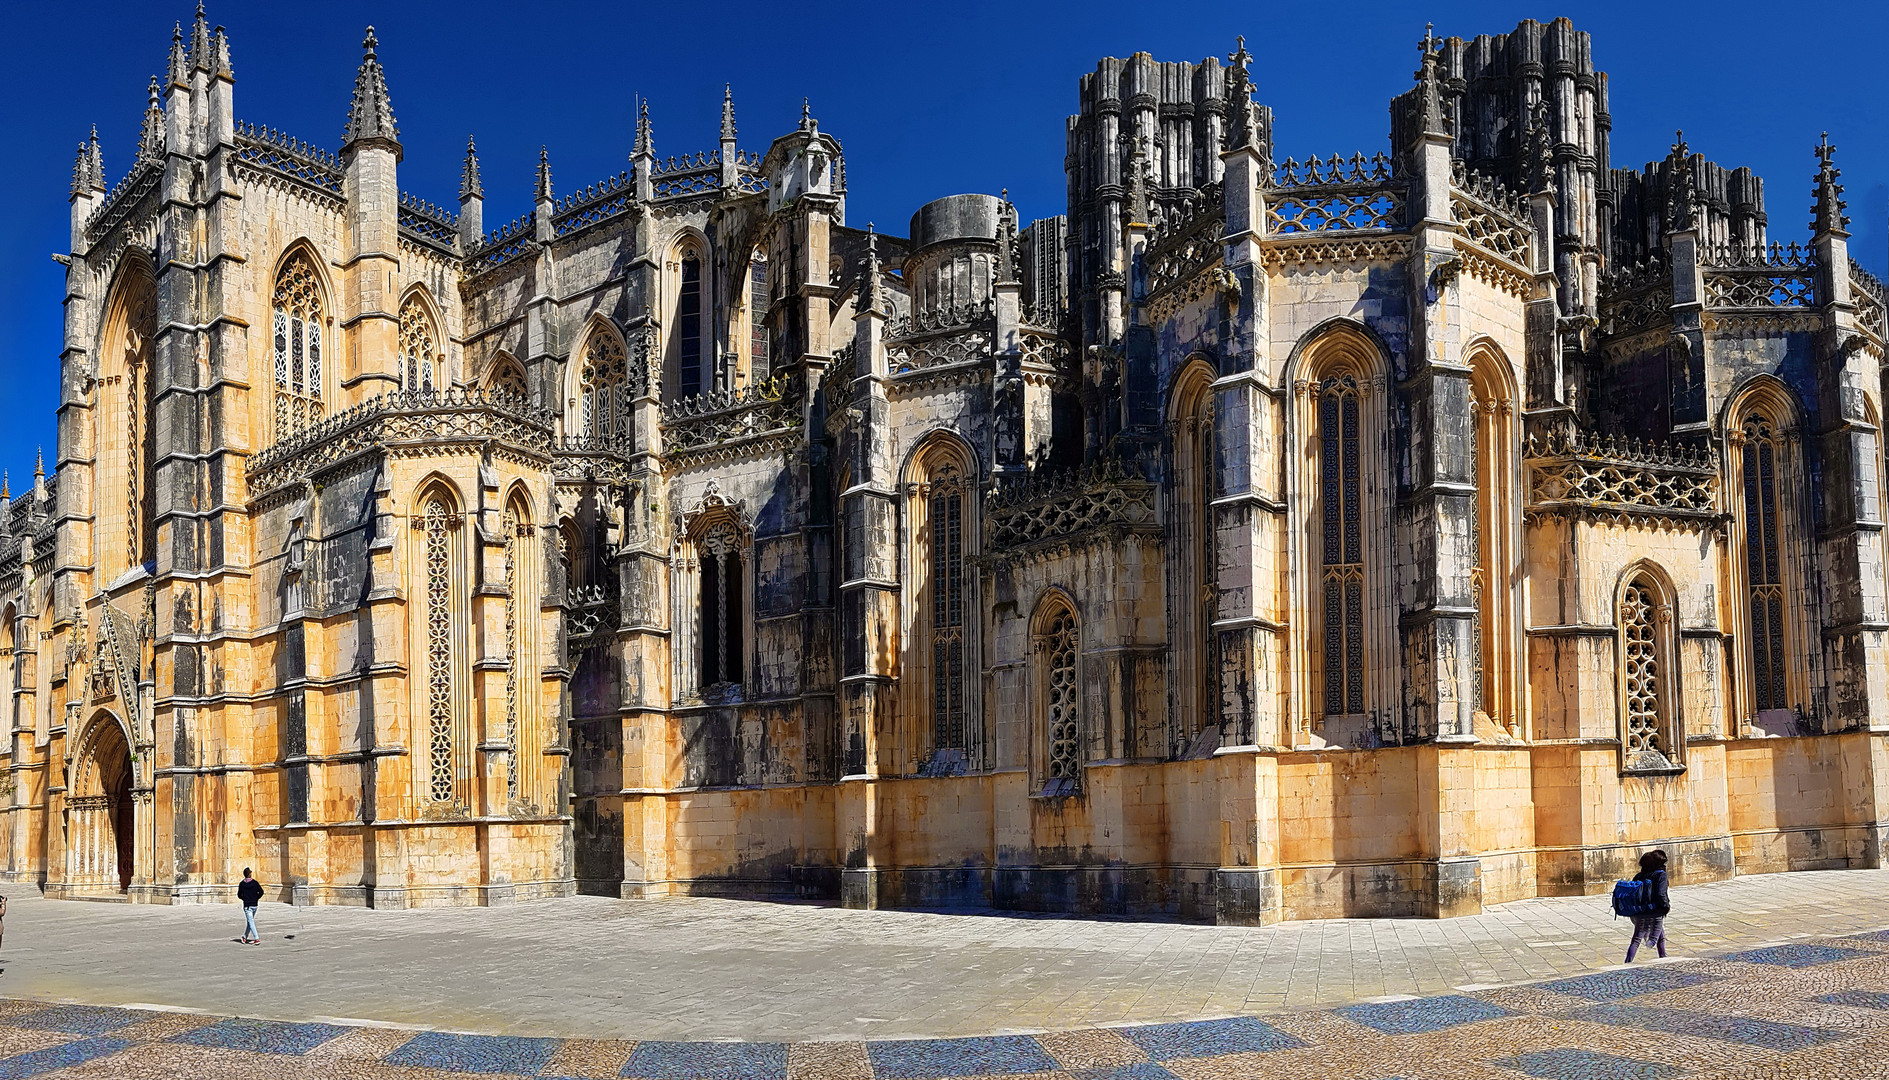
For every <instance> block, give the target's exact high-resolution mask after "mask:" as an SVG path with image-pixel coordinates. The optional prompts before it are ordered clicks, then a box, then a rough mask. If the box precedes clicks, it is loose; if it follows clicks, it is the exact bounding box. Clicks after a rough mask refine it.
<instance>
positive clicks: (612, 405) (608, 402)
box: [580, 330, 630, 436]
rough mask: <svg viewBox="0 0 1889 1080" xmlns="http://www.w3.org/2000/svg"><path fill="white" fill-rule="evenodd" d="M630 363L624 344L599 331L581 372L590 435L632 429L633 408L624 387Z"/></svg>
mask: <svg viewBox="0 0 1889 1080" xmlns="http://www.w3.org/2000/svg"><path fill="white" fill-rule="evenodd" d="M628 372H629V360H628V357H627V356H626V355H625V353H624V351H623V342H621V341H619V340H617V336H616V335H615V334H612V333H609V332H607V331H604V330H598V331H596V332H595V333H593V334H591V335H590V341H589V342H587V343H586V344H585V345H584V366H583V369H582V372H581V375H582V384H583V385H582V387H581V388H580V389H581V390H582V393H583V405H584V432H585V433H586V434H588V435H594V436H605V435H621V434H623V433H624V432H625V431H626V430H627V429H628V426H629V420H630V417H629V412H630V410H629V405H628V403H627V402H625V401H624V399H623V385H624V382H625V381H626V379H627V378H628Z"/></svg>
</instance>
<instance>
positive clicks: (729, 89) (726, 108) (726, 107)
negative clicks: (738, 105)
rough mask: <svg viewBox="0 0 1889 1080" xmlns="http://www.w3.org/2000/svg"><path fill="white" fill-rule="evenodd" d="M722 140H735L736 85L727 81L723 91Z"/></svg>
mask: <svg viewBox="0 0 1889 1080" xmlns="http://www.w3.org/2000/svg"><path fill="white" fill-rule="evenodd" d="M721 141H722V142H734V141H735V86H734V84H733V83H727V84H725V85H724V86H723V87H722V92H721Z"/></svg>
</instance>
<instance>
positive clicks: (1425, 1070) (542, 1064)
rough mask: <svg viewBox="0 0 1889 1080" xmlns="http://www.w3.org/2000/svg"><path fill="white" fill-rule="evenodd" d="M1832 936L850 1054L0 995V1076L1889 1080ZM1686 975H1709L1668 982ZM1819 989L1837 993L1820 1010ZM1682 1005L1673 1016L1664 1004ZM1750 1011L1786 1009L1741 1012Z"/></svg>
mask: <svg viewBox="0 0 1889 1080" xmlns="http://www.w3.org/2000/svg"><path fill="white" fill-rule="evenodd" d="M1837 940H1841V941H1846V942H1848V944H1847V945H1843V946H1838V945H1830V946H1828V947H1829V948H1830V949H1832V950H1833V951H1843V952H1847V953H1851V954H1854V955H1849V956H1845V957H1839V958H1834V959H1828V960H1825V961H1824V962H1823V963H1821V964H1811V963H1808V962H1805V963H1776V962H1771V961H1770V960H1768V959H1767V958H1765V957H1758V958H1756V959H1752V958H1749V951H1746V953H1744V954H1742V955H1741V954H1730V955H1727V956H1721V957H1718V958H1715V959H1712V960H1681V959H1673V960H1670V961H1666V962H1655V963H1652V964H1648V965H1646V966H1643V967H1639V968H1633V969H1621V970H1617V971H1610V972H1604V973H1601V975H1604V976H1607V977H1608V978H1606V980H1605V981H1601V980H1600V976H1589V977H1587V978H1586V980H1585V981H1583V980H1581V979H1574V980H1554V981H1552V982H1551V983H1548V984H1535V985H1531V986H1526V987H1508V988H1491V989H1486V990H1476V991H1469V992H1465V993H1457V994H1446V995H1437V996H1431V997H1417V998H1405V999H1401V1000H1396V1001H1381V1002H1374V1003H1367V1004H1354V1005H1350V1006H1344V1007H1340V1008H1338V1009H1333V1010H1305V1011H1300V1012H1294V1013H1285V1014H1278V1015H1270V1016H1264V1017H1260V1016H1234V1017H1223V1018H1218V1019H1209V1020H1196V1021H1183V1022H1176V1023H1165V1024H1143V1025H1126V1026H1120V1027H1111V1028H1085V1029H1077V1030H1068V1031H1056V1032H1044V1033H1039V1034H1034V1035H1022V1034H1010V1035H986V1036H974V1037H960V1038H945V1039H886V1040H873V1041H863V1042H862V1041H859V1040H841V1041H825V1042H817V1041H816V1042H795V1043H782V1042H768V1041H756V1042H705V1041H699V1040H656V1039H651V1040H642V1041H632V1040H607V1039H562V1038H557V1037H552V1036H516V1035H480V1034H469V1033H465V1032H449V1031H437V1030H427V1031H413V1030H403V1029H395V1028H387V1027H380V1028H368V1027H350V1026H348V1025H345V1024H322V1023H283V1022H277V1021H268V1020H258V1019H253V1018H238V1017H205V1016H193V1017H192V1019H195V1020H198V1021H200V1022H199V1023H196V1024H194V1025H190V1026H187V1027H184V1028H183V1029H182V1030H179V1031H176V1032H175V1033H171V1034H165V1033H164V1031H163V1029H162V1028H160V1027H157V1026H154V1025H153V1024H152V1023H151V1022H150V1019H149V1017H150V1016H151V1011H150V1010H137V1009H115V1008H111V1007H100V1006H75V1005H69V1004H66V1005H53V1004H47V1003H44V1002H37V1003H35V1002H23V1001H17V1000H6V1001H0V1080H7V1078H27V1077H47V1078H49V1080H105V1078H107V1077H109V1078H112V1080H145V1078H156V1077H177V1076H189V1077H193V1078H202V1080H222V1078H229V1080H238V1078H241V1080H253V1078H257V1077H284V1078H294V1077H305V1078H310V1080H315V1078H319V1080H513V1078H523V1077H536V1078H571V1080H576V1078H589V1080H603V1078H606V1077H630V1078H639V1080H1229V1078H1233V1077H1240V1078H1263V1077H1291V1078H1293V1080H1338V1078H1345V1080H1443V1078H1450V1080H1493V1078H1503V1080H1514V1078H1516V1077H1540V1078H1544V1080H1688V1078H1690V1080H1731V1078H1734V1077H1787V1078H1801V1080H1821V1078H1831V1080H1836V1078H1839V1077H1841V1078H1844V1080H1850V1078H1853V1077H1864V1078H1868V1077H1880V1076H1883V1075H1885V1073H1886V1072H1889V990H1885V988H1889V939H1885V938H1884V937H1883V936H1877V937H1874V938H1870V937H1863V936H1853V937H1848V938H1839V939H1837ZM1793 959H1797V958H1795V957H1793ZM1705 967H1710V968H1711V969H1712V973H1711V975H1710V977H1708V978H1704V979H1697V980H1694V979H1687V978H1683V977H1682V976H1685V975H1688V974H1692V973H1693V972H1692V971H1691V970H1690V969H1693V968H1705ZM1812 969H1821V970H1820V971H1819V970H1812ZM1833 976H1836V977H1838V978H1837V979H1836V980H1835V981H1840V982H1843V983H1846V984H1848V985H1847V988H1846V989H1842V990H1836V991H1829V992H1824V993H1821V994H1819V993H1817V991H1819V990H1821V989H1823V988H1825V987H1827V986H1829V985H1831V984H1832V982H1833V978H1832V977H1833ZM1800 984H1802V985H1800ZM1549 985H1556V986H1557V987H1558V988H1556V989H1546V988H1545V987H1546V986H1549ZM1515 991H1530V992H1532V995H1533V996H1532V997H1527V996H1526V995H1524V996H1518V995H1517V993H1515ZM1569 991H1575V992H1569ZM1636 991H1637V992H1636ZM1680 993H1683V994H1685V995H1687V998H1686V1004H1685V1005H1684V1006H1683V1007H1681V1006H1676V1005H1673V1004H1671V1003H1669V1002H1668V1001H1667V999H1668V998H1670V996H1671V995H1674V994H1680ZM1758 996H1762V997H1764V998H1765V999H1767V1000H1769V1001H1771V1002H1773V1003H1776V1004H1778V1005H1779V1006H1781V1007H1784V1006H1796V1007H1797V1011H1796V1012H1794V1013H1792V1012H1788V1011H1786V1012H1784V1013H1783V1015H1780V1016H1779V1017H1777V1018H1772V1019H1765V1018H1759V1017H1754V1016H1752V1015H1750V1012H1751V1009H1750V1006H1751V1003H1752V1001H1753V999H1754V997H1758ZM1524 1000H1528V1001H1532V1002H1533V1004H1532V1005H1529V1004H1523V1001H1524ZM99 1032H103V1033H105V1034H98V1033H99ZM140 1033H141V1034H140ZM48 1039H50V1040H52V1041H51V1042H47V1041H46V1040H48Z"/></svg>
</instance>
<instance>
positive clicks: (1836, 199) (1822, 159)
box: [1810, 131, 1850, 236]
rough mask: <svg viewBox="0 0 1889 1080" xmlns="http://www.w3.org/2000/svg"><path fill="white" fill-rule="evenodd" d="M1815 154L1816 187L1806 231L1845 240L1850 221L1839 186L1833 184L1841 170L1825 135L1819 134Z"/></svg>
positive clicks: (1841, 172)
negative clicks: (1819, 139)
mask: <svg viewBox="0 0 1889 1080" xmlns="http://www.w3.org/2000/svg"><path fill="white" fill-rule="evenodd" d="M1816 153H1817V187H1816V191H1815V199H1814V201H1813V202H1812V203H1811V205H1810V214H1811V217H1810V231H1811V232H1812V233H1813V234H1815V235H1829V236H1848V235H1850V234H1849V229H1848V226H1849V224H1850V219H1849V216H1848V215H1846V214H1845V213H1844V212H1843V211H1844V210H1845V209H1847V208H1848V206H1849V204H1848V203H1846V202H1844V201H1843V185H1842V184H1839V183H1837V178H1838V177H1839V176H1842V175H1843V170H1841V169H1839V168H1837V164H1836V155H1837V148H1836V147H1835V146H1833V145H1831V143H1830V133H1829V132H1827V131H1826V132H1824V133H1823V139H1822V141H1820V142H1819V143H1818V144H1817V150H1816Z"/></svg>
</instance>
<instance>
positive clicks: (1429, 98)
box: [1417, 23, 1449, 135]
mask: <svg viewBox="0 0 1889 1080" xmlns="http://www.w3.org/2000/svg"><path fill="white" fill-rule="evenodd" d="M1435 30H1436V27H1435V25H1434V24H1432V23H1424V24H1423V40H1421V41H1419V42H1418V43H1417V51H1419V52H1421V53H1422V54H1423V66H1421V67H1419V68H1418V69H1417V110H1418V112H1417V121H1418V124H1419V126H1420V127H1421V128H1422V130H1423V133H1424V134H1426V135H1447V134H1449V125H1448V124H1447V122H1445V120H1444V119H1443V90H1442V87H1441V86H1440V85H1439V84H1438V80H1437V76H1436V57H1437V53H1438V52H1439V51H1441V49H1442V44H1443V43H1442V42H1441V41H1439V40H1437V36H1436V33H1435Z"/></svg>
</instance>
